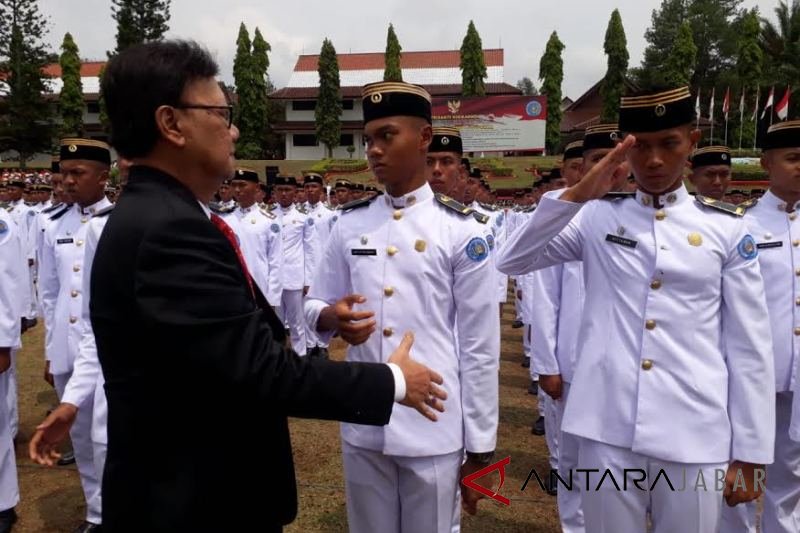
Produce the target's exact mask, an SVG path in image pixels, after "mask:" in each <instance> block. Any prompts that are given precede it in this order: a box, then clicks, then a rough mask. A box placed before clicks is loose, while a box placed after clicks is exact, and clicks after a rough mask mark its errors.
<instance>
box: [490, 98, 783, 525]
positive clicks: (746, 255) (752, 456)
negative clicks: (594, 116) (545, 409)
mask: <svg viewBox="0 0 800 533" xmlns="http://www.w3.org/2000/svg"><path fill="white" fill-rule="evenodd" d="M693 118H694V117H693V110H692V98H691V95H690V93H689V90H688V88H681V89H675V90H672V91H667V92H665V93H659V94H649V95H643V96H640V97H631V98H623V99H622V102H621V108H620V129H621V130H622V131H623V132H633V133H634V134H636V133H638V136H637V137H635V138H628V139H626V140H625V141H623V143H622V144H621V145H619V146H618V147H617V148H615V149H614V151H612V152H611V154H609V155H608V156H607V157H606V158H605V159H604V160H603V161H601V162H600V163H599V164H598V165H597V166H595V168H594V169H592V171H590V172H589V173H588V174H587V175H586V176H584V177H583V179H582V180H581V182H580V183H579V184H578V185H575V186H574V187H571V188H569V189H567V190H566V191H565V192H564V193H563V194H562V195H561V197H560V198H559V199H554V198H548V197H544V198H542V201H541V203H540V204H539V207H538V208H537V210H536V212H535V213H534V216H533V218H532V219H531V221H530V223H529V224H528V225H527V226H526V227H524V228H522V229H521V230H520V231H518V232H517V233H516V234H515V235H514V236H512V238H511V240H510V241H509V244H508V246H507V248H505V249H504V250H503V251H501V254H500V256H499V257H498V265H499V267H500V269H501V270H504V271H506V272H508V273H509V274H516V273H519V272H525V271H527V270H530V269H541V268H545V267H547V266H551V265H554V264H558V263H567V262H570V261H578V260H582V261H583V266H584V277H585V280H586V287H587V294H586V302H585V308H584V313H583V318H582V324H581V330H580V333H579V338H578V364H577V365H576V368H575V375H574V376H573V381H572V390H571V394H570V397H569V401H568V402H567V405H566V408H565V412H564V421H563V425H562V429H563V431H565V432H567V433H571V434H574V435H576V436H578V437H580V442H579V457H578V466H579V468H581V469H591V468H596V469H600V471H601V472H604V471H605V470H606V469H608V470H610V471H611V473H612V475H613V476H614V477H615V479H617V480H620V481H619V482H620V483H622V481H623V480H624V479H625V478H626V477H627V476H625V475H624V473H623V469H641V470H643V471H644V472H645V475H646V476H647V480H646V481H645V483H646V487H648V488H652V490H650V491H647V490H637V489H631V488H630V484H629V490H627V491H620V490H618V489H617V488H616V487H615V486H614V484H613V483H610V482H609V480H608V479H606V480H605V481H606V482H605V483H604V484H602V485H600V486H599V487H598V484H599V481H600V480H599V478H600V477H601V474H597V475H595V476H594V477H591V476H589V481H588V483H589V485H590V489H591V490H583V491H581V496H582V503H583V511H584V516H585V525H586V531H588V532H590V533H591V532H622V531H624V532H626V533H628V532H630V533H633V532H636V531H642V532H643V531H645V530H646V527H647V526H646V522H647V515H648V512H649V513H650V516H651V519H652V524H653V530H652V531H653V532H655V533H661V532H666V531H703V532H705V531H717V528H718V527H719V522H720V515H721V505H722V498H721V496H722V495H721V494H720V492H719V491H718V490H713V489H716V487H715V482H714V481H709V480H715V477H716V475H717V471H718V470H719V471H720V472H722V473H724V472H726V469H727V476H726V478H725V494H726V496H727V498H726V500H727V502H728V503H729V504H736V503H741V502H745V501H750V500H754V499H755V498H756V497H758V496H759V494H760V488H759V486H758V485H757V484H756V483H754V481H757V476H758V475H759V471H760V470H761V469H762V468H763V465H764V464H768V463H771V462H772V459H773V447H774V431H773V428H774V426H773V424H774V422H775V404H774V401H773V399H772V394H773V393H774V388H775V383H774V377H775V375H774V366H773V361H772V355H771V350H772V344H771V332H770V326H769V318H768V316H767V307H766V301H765V298H764V284H763V281H762V279H761V273H760V269H759V265H758V260H757V257H758V249H757V248H756V243H755V241H754V239H753V238H752V237H751V236H750V235H748V233H747V227H746V225H745V222H744V220H743V219H742V218H741V217H740V216H737V215H736V213H735V210H734V209H729V208H728V207H726V206H725V205H720V204H719V203H718V202H716V201H714V200H711V199H705V198H702V197H699V198H698V199H697V201H696V200H694V199H692V198H691V196H689V194H688V192H687V191H686V188H685V187H684V185H683V181H682V172H683V169H684V167H685V163H686V160H687V158H688V156H689V154H690V152H691V149H692V148H693V146H694V144H695V143H696V141H697V139H698V138H699V132H697V131H691V126H690V123H691V122H692V121H693ZM626 158H627V160H628V162H629V163H630V165H631V167H632V169H633V173H634V175H635V176H636V180H637V183H638V185H639V190H638V191H637V192H636V193H635V196H631V197H629V198H624V199H616V200H601V201H592V202H589V201H588V200H592V199H594V198H601V197H602V196H603V195H605V194H606V193H608V192H609V191H610V190H612V189H613V188H614V186H615V185H618V183H621V182H622V181H623V180H624V179H626V178H627V176H628V173H629V171H628V168H627V166H626V165H622V166H621V167H618V165H620V164H621V163H623V162H624V161H625V159H626ZM645 190H647V191H652V192H644V191H645ZM728 211H734V212H733V213H730V212H728ZM578 212H581V216H580V217H579V218H577V219H574V217H575V215H576V214H577V213H578ZM729 465H730V466H729ZM661 470H663V471H664V472H665V473H666V475H667V476H668V477H669V478H670V479H673V480H677V481H674V483H676V484H677V486H681V485H682V482H683V475H684V473H685V474H686V479H687V481H686V483H687V489H686V490H685V491H682V492H681V491H677V490H676V491H671V490H670V488H669V485H668V484H667V483H663V482H662V483H658V484H655V487H654V488H653V485H654V481H655V479H656V476H657V475H658V473H659V472H660V471H661ZM737 472H741V473H742V478H743V479H744V480H745V481H746V483H747V484H746V486H745V488H742V487H741V486H737V487H736V490H734V482H735V481H736V473H737ZM701 473H702V476H703V482H704V483H705V484H706V487H708V488H706V489H705V490H704V489H703V488H702V487H701V488H699V489H696V486H697V481H698V477H699V476H700V475H701ZM760 474H763V472H760ZM638 478H639V476H637V479H638ZM662 481H663V480H662ZM584 488H585V486H584Z"/></svg>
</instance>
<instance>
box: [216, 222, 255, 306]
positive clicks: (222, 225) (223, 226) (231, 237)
mask: <svg viewBox="0 0 800 533" xmlns="http://www.w3.org/2000/svg"><path fill="white" fill-rule="evenodd" d="M211 223H212V224H214V225H215V226H216V227H217V229H218V230H220V231H221V232H222V234H223V235H225V238H226V239H228V242H229V243H231V246H233V251H234V252H236V257H238V258H239V265H240V266H241V267H242V271H244V277H245V278H247V284H248V285H250V293H251V294H252V295H253V298H255V295H256V292H255V290H254V289H253V278H251V277H250V271H248V270H247V263H245V262H244V256H243V255H242V250H241V249H240V248H239V240H238V239H237V238H236V234H235V233H234V232H233V230H232V229H231V227H230V226H229V225H228V224H227V223H226V222H225V221H224V220H222V217H220V216H219V215H215V214H214V213H211Z"/></svg>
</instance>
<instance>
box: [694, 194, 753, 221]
mask: <svg viewBox="0 0 800 533" xmlns="http://www.w3.org/2000/svg"><path fill="white" fill-rule="evenodd" d="M694 199H695V200H696V201H697V202H698V203H699V204H702V205H704V206H706V207H710V208H711V209H716V210H717V211H722V212H723V213H728V214H729V215H733V216H735V217H743V216H744V214H745V213H746V212H747V209H748V208H747V207H742V206H741V205H733V204H729V203H728V202H723V201H721V200H715V199H713V198H709V197H708V196H703V195H702V194H698V195H697V196H695V197H694Z"/></svg>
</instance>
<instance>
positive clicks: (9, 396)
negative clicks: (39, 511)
mask: <svg viewBox="0 0 800 533" xmlns="http://www.w3.org/2000/svg"><path fill="white" fill-rule="evenodd" d="M0 381H3V382H4V386H3V388H4V390H5V393H4V394H3V396H2V398H5V402H6V409H7V411H6V415H7V416H8V423H9V426H10V428H11V439H12V440H13V439H15V438H17V430H18V429H19V410H18V408H17V403H18V396H17V349H16V348H12V349H11V366H10V367H9V368H8V370H6V371H5V372H3V373H2V374H0ZM1 510H2V509H0V511H1Z"/></svg>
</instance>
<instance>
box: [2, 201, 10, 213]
mask: <svg viewBox="0 0 800 533" xmlns="http://www.w3.org/2000/svg"><path fill="white" fill-rule="evenodd" d="M9 207H11V204H9V203H8V202H0V209H5V210H6V211H8V208H9Z"/></svg>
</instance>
